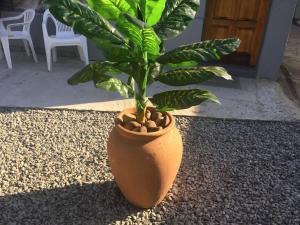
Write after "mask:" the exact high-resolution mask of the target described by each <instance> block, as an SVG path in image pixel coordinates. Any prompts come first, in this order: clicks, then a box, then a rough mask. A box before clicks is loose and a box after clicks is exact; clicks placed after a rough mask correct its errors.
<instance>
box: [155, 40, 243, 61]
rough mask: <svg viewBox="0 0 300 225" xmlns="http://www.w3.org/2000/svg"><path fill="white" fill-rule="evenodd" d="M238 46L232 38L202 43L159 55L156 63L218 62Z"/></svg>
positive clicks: (238, 43)
mask: <svg viewBox="0 0 300 225" xmlns="http://www.w3.org/2000/svg"><path fill="white" fill-rule="evenodd" d="M239 45H240V40H239V39H233V38H232V39H221V40H212V41H203V42H198V43H194V44H191V45H184V46H181V47H178V48H176V49H174V50H172V51H170V52H167V53H165V54H163V55H161V56H160V57H159V58H158V59H157V61H158V62H159V63H162V64H168V63H173V64H174V63H175V64H177V63H183V62H189V61H196V62H207V61H211V60H220V59H221V57H222V56H224V55H228V54H230V53H232V52H234V51H235V50H236V49H237V48H238V47H239Z"/></svg>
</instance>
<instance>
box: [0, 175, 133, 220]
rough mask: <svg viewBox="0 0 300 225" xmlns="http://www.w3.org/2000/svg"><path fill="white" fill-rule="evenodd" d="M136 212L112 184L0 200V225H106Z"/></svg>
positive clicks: (71, 188)
mask: <svg viewBox="0 0 300 225" xmlns="http://www.w3.org/2000/svg"><path fill="white" fill-rule="evenodd" d="M138 211H139V209H137V208H135V207H133V206H131V205H130V204H129V203H128V202H127V201H126V199H125V198H124V197H123V196H122V194H121V193H120V191H119V189H118V188H117V187H116V185H115V183H114V182H112V181H107V182H104V183H99V184H85V185H82V186H80V185H71V186H67V187H64V188H57V189H49V190H48V189H45V190H39V191H33V192H30V193H19V194H16V195H11V196H5V197H0V224H31V225H32V224H39V225H45V224H47V225H58V224H82V225H84V224H88V225H92V224H109V223H114V222H116V221H118V220H122V219H125V218H126V217H127V216H129V215H130V214H132V213H136V212H138ZM12 212H13V213H12Z"/></svg>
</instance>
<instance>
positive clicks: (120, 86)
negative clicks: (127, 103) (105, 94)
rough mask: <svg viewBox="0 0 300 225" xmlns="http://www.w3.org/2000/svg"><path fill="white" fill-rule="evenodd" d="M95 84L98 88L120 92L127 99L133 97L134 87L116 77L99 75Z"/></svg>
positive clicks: (95, 78) (95, 79)
mask: <svg viewBox="0 0 300 225" xmlns="http://www.w3.org/2000/svg"><path fill="white" fill-rule="evenodd" d="M94 84H95V87H96V88H100V89H104V90H106V91H110V92H118V93H119V94H120V95H122V96H123V97H125V98H128V97H130V96H133V90H132V87H131V86H130V85H128V84H126V83H124V82H122V81H121V80H120V79H118V78H115V77H111V76H108V75H105V74H97V76H95V77H94Z"/></svg>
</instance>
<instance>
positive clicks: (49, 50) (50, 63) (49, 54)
mask: <svg viewBox="0 0 300 225" xmlns="http://www.w3.org/2000/svg"><path fill="white" fill-rule="evenodd" d="M45 51H46V58H47V67H48V71H49V72H50V71H51V70H52V60H51V48H50V47H49V46H47V45H45Z"/></svg>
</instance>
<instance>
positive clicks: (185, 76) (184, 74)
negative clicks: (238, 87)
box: [155, 66, 231, 86]
mask: <svg viewBox="0 0 300 225" xmlns="http://www.w3.org/2000/svg"><path fill="white" fill-rule="evenodd" d="M213 77H222V78H224V79H226V80H231V76H230V75H229V74H228V73H227V71H226V70H225V69H224V68H222V67H213V66H209V67H194V68H188V69H176V70H171V71H168V72H165V73H161V74H159V76H157V77H156V78H155V80H157V81H160V82H162V83H164V84H167V85H171V86H183V85H190V84H199V83H203V82H205V81H208V80H210V79H212V78H213Z"/></svg>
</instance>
